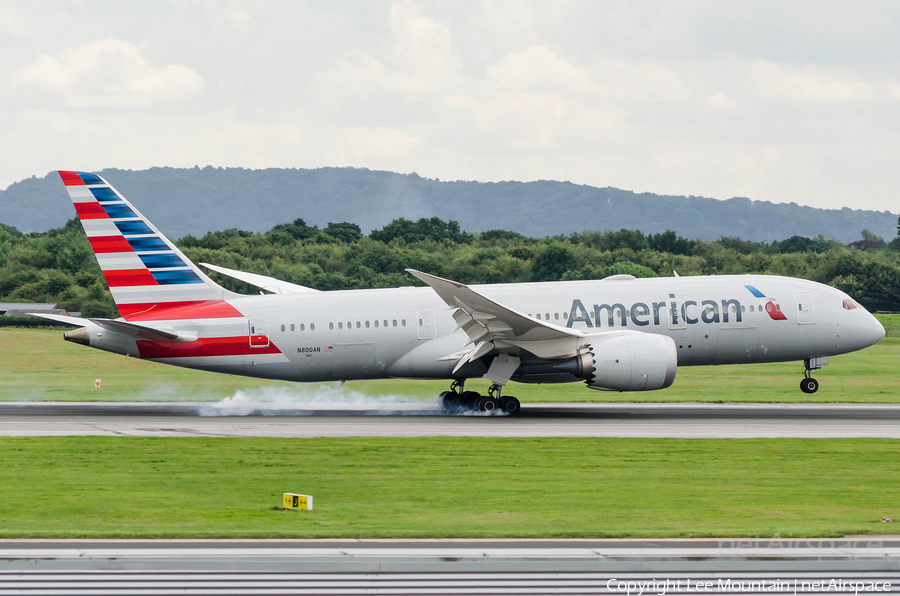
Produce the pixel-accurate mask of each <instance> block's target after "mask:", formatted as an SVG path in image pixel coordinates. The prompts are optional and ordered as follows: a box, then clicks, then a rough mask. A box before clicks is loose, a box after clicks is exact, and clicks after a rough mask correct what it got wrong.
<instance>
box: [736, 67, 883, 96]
mask: <svg viewBox="0 0 900 596" xmlns="http://www.w3.org/2000/svg"><path fill="white" fill-rule="evenodd" d="M750 77H751V81H752V82H753V86H754V88H755V90H756V92H757V93H758V94H759V95H761V96H762V97H765V98H767V99H772V100H775V101H785V102H809V103H852V102H893V101H897V100H900V82H898V81H897V80H895V79H884V78H883V79H875V80H867V79H865V78H863V77H861V76H859V75H856V74H851V73H848V72H847V69H845V68H839V67H825V66H819V65H811V64H802V65H797V64H785V63H775V62H769V61H764V60H756V61H754V62H753V63H752V65H751V72H750Z"/></svg>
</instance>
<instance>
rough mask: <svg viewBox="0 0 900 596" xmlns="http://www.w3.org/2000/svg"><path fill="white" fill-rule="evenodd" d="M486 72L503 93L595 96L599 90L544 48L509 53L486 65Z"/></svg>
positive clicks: (548, 49) (574, 68)
mask: <svg viewBox="0 0 900 596" xmlns="http://www.w3.org/2000/svg"><path fill="white" fill-rule="evenodd" d="M487 72H488V76H490V77H491V78H492V79H494V80H495V81H496V83H497V86H498V87H499V88H501V89H505V90H512V91H543V92H547V91H552V92H553V93H557V94H562V93H577V94H594V93H596V92H597V91H598V86H597V85H596V84H594V83H593V82H592V81H591V80H590V79H589V78H588V76H587V75H586V74H585V73H584V72H583V71H582V70H580V69H579V68H578V67H576V66H575V65H574V64H572V63H571V62H567V61H566V60H563V59H562V58H560V57H559V56H557V55H556V54H555V53H554V52H553V51H552V50H551V49H550V48H548V47H547V46H543V45H533V46H531V47H529V48H528V49H527V50H525V51H524V52H516V53H512V54H508V55H507V56H505V57H504V58H503V59H502V60H500V62H498V63H497V64H494V65H492V66H489V67H488V69H487Z"/></svg>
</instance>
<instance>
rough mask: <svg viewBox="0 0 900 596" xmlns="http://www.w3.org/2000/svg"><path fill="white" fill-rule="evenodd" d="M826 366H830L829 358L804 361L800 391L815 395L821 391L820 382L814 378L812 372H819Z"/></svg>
mask: <svg viewBox="0 0 900 596" xmlns="http://www.w3.org/2000/svg"><path fill="white" fill-rule="evenodd" d="M826 364H828V358H807V359H806V360H804V361H803V380H802V381H800V391H802V392H803V393H815V392H816V391H818V390H819V382H818V381H817V380H815V379H814V378H812V374H811V373H810V371H813V370H818V369H820V368H822V367H823V366H825V365H826Z"/></svg>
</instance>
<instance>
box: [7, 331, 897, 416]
mask: <svg viewBox="0 0 900 596" xmlns="http://www.w3.org/2000/svg"><path fill="white" fill-rule="evenodd" d="M878 316H879V318H880V319H881V320H882V323H883V324H884V325H885V327H886V328H887V329H888V332H889V337H887V338H885V339H884V340H882V342H881V343H879V344H878V345H876V346H873V347H871V348H868V349H866V350H863V351H861V352H856V353H853V354H845V355H843V356H836V357H833V358H831V359H830V363H829V365H828V366H827V367H826V368H824V369H822V370H821V371H819V372H817V373H816V378H817V379H819V381H820V383H821V387H820V389H819V391H818V393H816V395H815V397H814V398H811V397H810V396H808V395H806V394H804V393H801V392H800V389H799V383H800V379H801V378H802V364H801V363H799V362H788V363H778V364H751V365H733V366H703V367H684V368H680V369H678V376H677V378H676V380H675V384H674V385H673V386H672V387H670V388H669V389H666V390H663V391H648V392H637V393H617V392H611V393H610V392H601V391H591V390H589V389H587V388H585V386H584V384H583V383H569V384H564V385H527V384H519V383H511V384H510V386H509V387H508V388H507V390H506V392H507V393H508V394H512V395H515V396H517V397H519V399H521V400H522V401H524V402H618V401H641V402H739V401H752V402H808V401H815V402H858V403H866V402H868V403H885V402H900V380H898V378H897V375H895V374H894V373H893V371H895V370H896V368H897V366H898V363H900V315H878ZM95 379H101V388H100V389H96V388H95V387H94V380H95ZM468 386H469V387H470V388H472V389H475V390H480V391H482V392H484V391H486V389H487V386H488V382H487V381H484V380H480V379H479V380H473V381H470V383H469V385H468ZM316 387H317V386H315V385H300V384H292V383H285V382H277V381H261V380H256V379H247V378H243V377H234V376H229V375H221V374H215V373H206V372H201V371H194V370H188V369H181V368H177V367H173V366H166V365H162V364H155V363H152V362H144V361H140V360H136V359H133V358H125V357H123V356H117V355H115V354H110V353H107V352H101V351H100V350H94V349H90V348H87V347H84V346H80V345H75V344H71V343H68V342H65V341H63V339H62V330H61V329H24V328H16V327H3V328H0V400H2V401H22V400H25V401H32V400H33V401H123V400H124V401H218V400H221V399H223V398H226V397H231V396H234V395H235V394H236V393H238V392H242V393H243V394H244V395H247V396H249V397H251V398H253V396H263V395H268V396H271V395H272V394H273V393H274V394H279V393H283V394H284V395H285V396H287V397H288V398H289V399H298V400H303V399H307V398H309V396H310V395H313V394H315V392H316ZM446 388H447V384H446V383H445V382H442V381H415V380H379V381H356V382H350V383H347V385H346V391H348V392H349V391H356V392H359V393H362V394H365V395H372V396H387V395H394V396H401V397H403V398H417V399H434V398H435V396H436V394H437V393H439V392H441V391H443V390H445V389H446Z"/></svg>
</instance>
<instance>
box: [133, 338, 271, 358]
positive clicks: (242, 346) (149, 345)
mask: <svg viewBox="0 0 900 596" xmlns="http://www.w3.org/2000/svg"><path fill="white" fill-rule="evenodd" d="M137 346H138V351H139V352H140V354H141V358H189V357H196V356H247V355H251V354H281V350H279V349H278V348H277V347H276V346H275V344H273V343H269V345H268V346H266V347H264V348H251V347H250V338H249V336H247V335H239V336H236V337H207V338H201V339H198V340H196V341H192V342H186V343H162V342H155V341H139V342H137Z"/></svg>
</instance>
